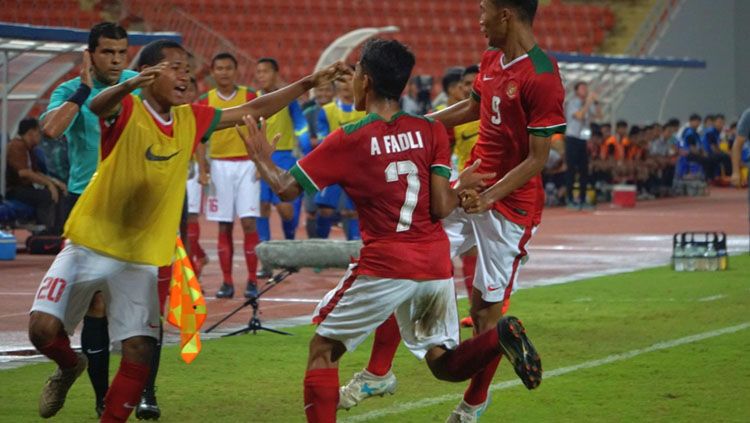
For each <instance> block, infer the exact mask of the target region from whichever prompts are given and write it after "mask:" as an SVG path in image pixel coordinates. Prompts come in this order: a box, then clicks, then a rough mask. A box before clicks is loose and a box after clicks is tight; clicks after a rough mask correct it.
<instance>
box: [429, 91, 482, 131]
mask: <svg viewBox="0 0 750 423" xmlns="http://www.w3.org/2000/svg"><path fill="white" fill-rule="evenodd" d="M479 110H480V108H479V103H478V102H477V101H476V100H474V99H473V98H467V99H466V100H463V101H459V102H458V103H456V104H454V105H452V106H451V107H448V108H446V109H443V110H441V111H439V112H435V113H430V114H429V115H427V117H429V118H432V119H435V120H438V121H440V122H441V123H442V124H443V125H445V126H446V127H448V128H452V127H454V126H458V125H463V124H464V123H469V122H474V121H475V120H477V119H479Z"/></svg>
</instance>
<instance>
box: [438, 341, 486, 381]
mask: <svg viewBox="0 0 750 423" xmlns="http://www.w3.org/2000/svg"><path fill="white" fill-rule="evenodd" d="M500 353H501V348H500V342H499V337H498V334H497V330H496V329H495V328H492V329H490V330H488V331H486V332H484V333H482V334H481V335H477V336H475V337H473V338H471V339H467V340H466V341H463V342H461V343H460V344H459V345H458V348H456V349H455V350H452V351H447V352H446V353H445V354H443V356H442V357H440V359H439V360H438V363H439V365H440V366H441V367H442V368H443V369H444V370H445V371H446V373H448V374H450V375H451V377H452V378H454V379H456V380H466V379H468V378H470V377H472V376H474V375H475V374H477V373H478V372H479V371H481V370H482V369H484V368H485V367H487V366H488V365H489V364H490V363H491V362H492V361H493V360H497V358H498V357H499V356H500ZM490 379H491V378H490Z"/></svg>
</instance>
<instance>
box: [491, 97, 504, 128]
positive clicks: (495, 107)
mask: <svg viewBox="0 0 750 423" xmlns="http://www.w3.org/2000/svg"><path fill="white" fill-rule="evenodd" d="M501 101H502V100H501V99H500V97H498V96H493V97H492V123H493V124H495V125H500V124H501V123H503V119H502V118H501V117H500V102H501Z"/></svg>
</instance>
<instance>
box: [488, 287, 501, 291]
mask: <svg viewBox="0 0 750 423" xmlns="http://www.w3.org/2000/svg"><path fill="white" fill-rule="evenodd" d="M500 288H501V287H499V286H498V287H496V288H492V287H487V290H488V291H490V292H495V291H497V290H498V289H500Z"/></svg>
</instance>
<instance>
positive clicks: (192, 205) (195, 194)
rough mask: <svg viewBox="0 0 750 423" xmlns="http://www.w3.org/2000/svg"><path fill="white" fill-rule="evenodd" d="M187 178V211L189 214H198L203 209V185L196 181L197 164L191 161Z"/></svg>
mask: <svg viewBox="0 0 750 423" xmlns="http://www.w3.org/2000/svg"><path fill="white" fill-rule="evenodd" d="M191 166H192V169H191V171H190V175H192V176H191V177H190V178H189V179H188V180H187V211H188V213H190V214H200V213H201V212H202V211H203V207H202V206H203V185H201V184H199V183H198V164H197V163H193V164H192V165H191Z"/></svg>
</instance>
